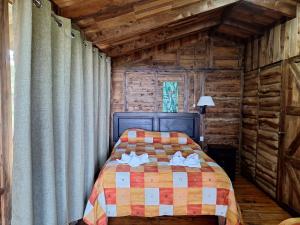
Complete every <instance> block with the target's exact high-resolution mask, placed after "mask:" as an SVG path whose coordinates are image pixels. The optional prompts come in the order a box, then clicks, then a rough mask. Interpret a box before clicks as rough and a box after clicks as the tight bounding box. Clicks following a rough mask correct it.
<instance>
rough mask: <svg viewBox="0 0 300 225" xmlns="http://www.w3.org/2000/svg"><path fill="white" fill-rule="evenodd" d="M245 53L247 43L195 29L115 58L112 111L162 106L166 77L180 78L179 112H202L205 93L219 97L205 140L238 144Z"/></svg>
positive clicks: (153, 109) (208, 117)
mask: <svg viewBox="0 0 300 225" xmlns="http://www.w3.org/2000/svg"><path fill="white" fill-rule="evenodd" d="M243 54H244V48H243V45H242V44H237V43H235V42H233V41H229V40H227V39H225V38H223V37H220V36H210V35H208V34H195V35H191V36H189V37H187V38H182V39H179V40H174V41H171V42H168V43H166V44H164V45H161V46H158V47H155V48H152V49H148V50H145V51H142V52H138V53H135V54H132V55H128V56H126V57H121V58H114V59H113V67H112V87H113V88H112V99H111V101H112V102H111V112H112V114H113V113H114V112H127V111H128V112H129V111H137V112H160V111H162V83H163V81H167V80H170V81H178V82H179V111H180V112H197V110H198V109H197V108H196V107H195V105H196V104H197V101H198V99H199V96H200V95H202V94H205V95H211V96H212V97H213V99H214V101H215V103H216V107H212V108H208V110H207V114H206V116H205V121H204V127H203V128H204V129H203V130H204V136H205V142H206V143H224V144H232V145H234V146H239V133H240V132H239V131H240V129H239V128H240V114H241V113H240V107H241V104H240V101H241V97H240V96H241V74H242V71H241V68H242V64H243ZM237 155H238V154H237Z"/></svg>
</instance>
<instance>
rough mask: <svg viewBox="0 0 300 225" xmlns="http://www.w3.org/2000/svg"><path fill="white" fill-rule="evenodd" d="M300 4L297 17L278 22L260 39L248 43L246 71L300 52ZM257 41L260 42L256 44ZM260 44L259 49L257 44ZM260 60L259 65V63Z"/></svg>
mask: <svg viewBox="0 0 300 225" xmlns="http://www.w3.org/2000/svg"><path fill="white" fill-rule="evenodd" d="M299 21H300V4H298V6H297V17H296V18H294V19H292V20H288V21H287V22H285V23H283V24H278V25H275V26H274V27H272V28H271V29H270V30H267V31H265V33H264V35H263V36H262V37H260V38H258V39H252V40H249V41H248V42H247V43H246V47H247V48H246V56H245V60H246V63H245V71H251V70H254V69H257V68H258V67H263V66H267V65H269V64H272V63H276V62H279V61H280V60H285V59H289V58H291V57H295V56H297V55H299V54H300V24H299V23H300V22H299ZM256 42H258V43H257V44H256ZM257 45H258V50H257V49H256V46H257ZM257 62H259V65H257ZM256 65H257V66H256Z"/></svg>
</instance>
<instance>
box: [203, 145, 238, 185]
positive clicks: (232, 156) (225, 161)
mask: <svg viewBox="0 0 300 225" xmlns="http://www.w3.org/2000/svg"><path fill="white" fill-rule="evenodd" d="M236 151H237V149H236V148H235V147H233V146H230V145H219V144H209V145H207V151H206V153H207V155H208V156H209V157H211V158H212V159H213V160H215V161H216V163H218V164H219V165H220V166H221V167H222V168H223V169H224V170H225V172H226V173H227V174H228V176H229V178H230V180H231V181H234V177H235V166H236V165H235V164H236Z"/></svg>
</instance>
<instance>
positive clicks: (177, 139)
mask: <svg viewBox="0 0 300 225" xmlns="http://www.w3.org/2000/svg"><path fill="white" fill-rule="evenodd" d="M120 141H121V142H128V143H131V144H135V143H161V144H193V143H194V141H193V140H192V139H191V138H190V137H189V136H188V135H186V134H185V133H181V132H175V131H174V132H173V131H172V132H157V131H146V130H142V129H128V130H126V131H124V133H123V134H122V135H121V137H120Z"/></svg>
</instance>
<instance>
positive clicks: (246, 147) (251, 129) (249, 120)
mask: <svg viewBox="0 0 300 225" xmlns="http://www.w3.org/2000/svg"><path fill="white" fill-rule="evenodd" d="M258 85H259V79H258V71H257V70H254V71H251V72H248V73H245V75H244V93H243V112H242V113H243V120H242V126H243V127H242V149H241V157H242V158H241V160H242V164H241V170H242V172H243V174H245V175H247V176H249V177H251V178H252V179H255V176H256V155H257V133H258Z"/></svg>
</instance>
